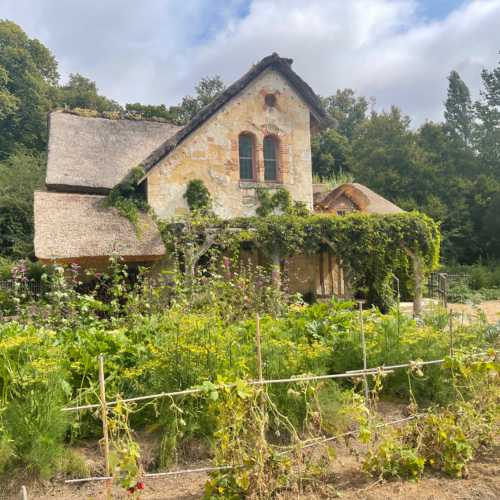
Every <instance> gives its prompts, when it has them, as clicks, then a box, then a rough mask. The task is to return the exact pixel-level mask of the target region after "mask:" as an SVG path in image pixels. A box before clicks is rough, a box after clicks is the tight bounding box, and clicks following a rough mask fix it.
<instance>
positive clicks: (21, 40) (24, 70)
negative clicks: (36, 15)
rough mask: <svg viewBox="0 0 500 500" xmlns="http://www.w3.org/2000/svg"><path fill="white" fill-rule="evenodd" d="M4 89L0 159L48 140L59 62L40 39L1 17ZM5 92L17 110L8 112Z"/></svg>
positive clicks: (0, 45) (38, 145)
mask: <svg viewBox="0 0 500 500" xmlns="http://www.w3.org/2000/svg"><path fill="white" fill-rule="evenodd" d="M0 68H2V70H1V74H2V76H1V82H2V83H1V85H0V89H1V93H2V96H3V99H2V100H3V102H4V104H3V106H2V109H3V110H4V113H3V116H0V160H1V159H4V158H6V157H7V155H8V154H9V153H10V152H12V151H14V150H15V149H16V147H17V146H19V145H22V146H25V147H27V148H31V149H38V150H42V149H44V147H45V141H46V132H47V130H46V122H47V112H48V111H49V110H50V109H51V107H52V92H53V86H54V85H55V83H57V80H58V78H59V75H58V73H57V63H56V60H55V59H54V56H53V55H52V54H51V53H50V51H49V50H48V49H47V48H46V47H44V46H43V45H42V44H41V43H40V42H39V41H38V40H33V39H30V38H28V36H27V35H26V33H24V31H23V30H22V29H21V28H20V27H19V26H18V25H17V24H15V23H13V22H11V21H0ZM5 96H7V98H8V99H9V101H10V108H11V109H12V105H13V101H12V98H14V99H15V100H16V102H15V104H16V112H15V113H14V112H10V113H5V110H6V108H5V107H4V106H5Z"/></svg>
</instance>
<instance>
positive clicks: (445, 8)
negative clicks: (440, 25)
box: [419, 0, 465, 20]
mask: <svg viewBox="0 0 500 500" xmlns="http://www.w3.org/2000/svg"><path fill="white" fill-rule="evenodd" d="M464 3H465V2H464V1H462V0H421V1H420V2H419V10H420V12H421V13H422V15H423V16H424V17H427V18H429V19H433V20H440V19H444V18H445V17H446V16H447V15H448V14H449V13H450V12H451V11H452V10H454V9H456V8H458V7H460V6H461V5H462V4H464Z"/></svg>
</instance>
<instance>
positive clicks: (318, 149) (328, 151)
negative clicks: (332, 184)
mask: <svg viewBox="0 0 500 500" xmlns="http://www.w3.org/2000/svg"><path fill="white" fill-rule="evenodd" d="M311 146H312V165H313V174H315V175H317V176H318V177H320V178H321V179H325V180H326V179H329V178H332V177H335V176H336V175H338V174H339V173H341V172H350V171H351V168H352V166H351V164H352V151H351V145H350V143H349V141H348V139H347V138H346V137H345V136H344V135H342V134H341V133H340V132H338V131H337V130H335V129H328V130H325V131H323V132H321V133H319V134H317V135H316V136H315V137H313V139H312V144H311Z"/></svg>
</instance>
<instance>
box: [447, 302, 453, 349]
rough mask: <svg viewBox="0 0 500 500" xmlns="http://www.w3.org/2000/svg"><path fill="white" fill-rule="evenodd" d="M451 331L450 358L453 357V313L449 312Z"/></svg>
mask: <svg viewBox="0 0 500 500" xmlns="http://www.w3.org/2000/svg"><path fill="white" fill-rule="evenodd" d="M448 313H449V320H448V321H449V329H450V356H453V312H452V310H451V309H450V310H449V312H448Z"/></svg>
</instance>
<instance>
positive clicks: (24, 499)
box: [21, 485, 28, 500]
mask: <svg viewBox="0 0 500 500" xmlns="http://www.w3.org/2000/svg"><path fill="white" fill-rule="evenodd" d="M21 500H28V491H27V490H26V486H24V485H23V486H21Z"/></svg>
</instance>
